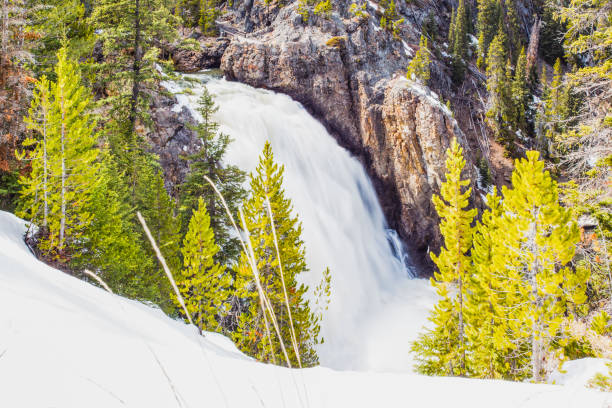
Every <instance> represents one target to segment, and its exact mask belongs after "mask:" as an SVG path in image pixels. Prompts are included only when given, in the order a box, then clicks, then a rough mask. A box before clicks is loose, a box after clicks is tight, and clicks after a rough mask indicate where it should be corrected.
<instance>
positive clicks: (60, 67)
mask: <svg viewBox="0 0 612 408" xmlns="http://www.w3.org/2000/svg"><path fill="white" fill-rule="evenodd" d="M57 59H58V63H57V65H56V67H55V75H56V77H57V80H56V81H55V82H51V83H50V88H49V90H48V91H47V90H46V89H45V87H46V85H45V84H43V83H42V79H41V85H40V86H39V88H38V94H37V97H36V98H35V99H34V100H33V104H32V110H31V111H30V118H29V119H28V122H29V123H37V122H38V121H39V119H37V117H36V116H38V115H41V116H48V120H46V119H45V120H44V121H45V122H44V123H45V125H43V128H42V129H43V135H42V136H43V142H42V143H38V144H37V146H36V148H35V149H34V151H33V152H32V154H31V156H30V157H31V158H33V159H35V160H33V161H32V168H33V169H32V172H31V173H30V174H29V175H25V176H23V177H22V178H21V179H20V183H21V184H22V187H23V188H22V191H21V200H20V211H19V214H20V216H22V217H23V218H26V219H31V220H33V221H34V222H36V223H40V221H43V222H42V224H46V226H47V229H46V231H44V232H45V235H44V236H42V237H41V239H40V242H39V247H40V249H41V250H43V251H44V252H46V253H47V254H49V255H51V256H58V257H60V258H62V259H63V260H64V261H68V260H70V257H76V256H78V253H79V252H78V249H79V247H80V246H81V239H80V238H81V235H82V233H83V231H84V230H85V228H86V227H87V225H89V223H90V222H91V214H90V213H89V212H88V211H87V207H88V204H89V202H90V200H91V194H92V191H93V189H94V188H95V185H96V182H97V174H98V170H99V164H98V163H97V162H96V159H97V157H98V153H99V150H98V148H97V146H96V143H97V138H96V133H95V131H94V129H95V122H94V120H93V117H92V115H91V114H90V113H89V104H90V99H89V95H88V92H87V90H86V89H85V88H84V87H83V86H82V85H81V75H80V72H79V70H78V66H77V64H76V63H75V62H73V61H70V60H69V59H68V57H67V51H66V49H65V48H62V49H60V51H59V52H58V54H57ZM47 93H48V102H44V100H45V98H47V96H45V95H47ZM45 109H48V112H47V113H45V112H44V111H45ZM40 129H41V128H39V130H40ZM45 133H46V134H45ZM28 143H33V142H28ZM41 159H42V160H41ZM41 175H42V176H43V180H40V178H39V177H40V176H41ZM41 181H42V187H43V188H42V191H41ZM39 193H40V195H42V198H43V207H46V208H47V209H48V213H47V214H46V223H45V222H44V218H43V219H41V217H45V211H43V214H40V212H39V211H38V209H39V205H38V204H37V202H38V201H39Z"/></svg>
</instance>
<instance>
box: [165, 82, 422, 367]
mask: <svg viewBox="0 0 612 408" xmlns="http://www.w3.org/2000/svg"><path fill="white" fill-rule="evenodd" d="M185 78H188V79H190V80H189V81H187V80H180V81H166V82H164V86H165V87H166V88H167V89H168V90H170V91H172V92H173V93H175V94H176V96H177V99H178V102H179V103H178V104H177V105H176V106H175V107H174V109H175V110H180V109H182V108H183V106H186V107H187V108H189V109H190V110H191V111H192V112H193V113H194V115H195V116H196V118H199V115H198V114H197V113H196V111H195V110H196V108H197V100H198V98H199V96H200V94H201V90H202V87H203V86H206V87H207V88H208V90H209V92H211V93H212V94H213V96H214V99H215V102H216V103H217V104H218V105H219V111H218V112H217V113H216V114H215V116H214V119H215V120H216V121H217V122H218V123H219V124H220V129H221V131H222V132H224V133H227V134H229V135H230V136H231V137H232V138H233V142H232V143H231V144H230V146H229V148H228V151H227V155H226V162H227V163H229V164H234V165H237V166H238V167H240V168H242V169H243V170H246V171H248V172H250V171H253V170H254V169H255V167H256V165H257V162H258V158H259V155H260V154H261V151H262V149H263V146H264V143H265V142H266V141H267V140H269V141H270V143H271V144H272V149H273V152H274V156H275V159H276V161H277V162H279V163H281V164H282V165H284V167H285V178H284V188H285V191H286V193H287V195H288V196H289V197H290V198H291V200H292V202H293V205H294V210H295V212H296V213H297V214H298V215H299V218H300V220H301V221H302V224H303V236H302V237H303V239H304V242H305V245H306V256H307V263H308V266H309V268H310V272H308V273H305V274H302V276H300V277H299V278H300V281H301V282H304V283H306V284H307V285H309V286H310V288H314V286H315V285H316V284H317V283H318V282H319V281H320V279H321V274H322V271H323V270H324V269H325V267H327V266H329V268H330V270H331V274H332V294H331V303H330V306H329V310H328V311H327V312H326V314H325V315H324V320H323V324H322V334H323V336H324V338H325V343H324V344H322V345H320V346H319V348H318V350H317V351H318V354H319V357H320V360H321V364H322V365H325V366H328V367H332V368H338V369H375V370H405V369H407V368H408V367H409V366H410V358H409V356H408V348H409V341H410V340H411V339H414V337H415V335H416V332H417V331H418V329H419V328H420V326H421V324H422V323H423V321H424V315H425V314H426V310H427V309H428V308H429V307H430V305H431V298H432V294H431V290H430V289H429V288H428V285H427V282H426V281H422V280H418V279H411V278H412V277H413V275H414V273H413V270H412V268H411V267H410V266H409V265H410V264H409V258H408V257H407V255H406V253H405V251H404V250H403V249H402V244H401V241H400V240H399V239H398V237H397V234H396V233H395V231H392V230H389V229H388V228H387V226H386V221H385V218H384V215H383V213H382V210H381V208H380V205H379V203H378V200H377V197H376V194H375V191H374V188H373V186H372V183H371V182H370V180H369V178H368V176H367V174H366V172H365V171H364V169H363V167H362V165H361V164H360V163H359V162H358V161H357V160H356V159H355V158H353V157H351V156H350V154H349V153H348V152H347V151H346V150H344V149H343V148H341V147H340V146H339V145H338V144H337V142H336V141H335V139H334V138H333V137H331V136H330V135H329V134H328V132H327V131H326V129H325V128H324V127H323V126H322V125H321V124H320V123H319V122H318V121H317V120H315V119H314V118H313V117H311V116H310V115H309V114H308V112H307V111H306V110H305V109H304V108H303V107H302V106H301V105H300V104H299V103H297V102H295V101H293V100H292V99H291V98H289V97H287V96H285V95H281V94H277V93H274V92H270V91H266V90H261V89H255V88H252V87H250V86H247V85H243V84H240V83H236V82H229V81H226V80H224V79H219V78H213V77H211V76H208V75H205V74H196V75H187V76H185ZM194 80H195V81H194ZM204 83H205V85H204Z"/></svg>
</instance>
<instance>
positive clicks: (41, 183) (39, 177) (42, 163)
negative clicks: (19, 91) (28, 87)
mask: <svg viewBox="0 0 612 408" xmlns="http://www.w3.org/2000/svg"><path fill="white" fill-rule="evenodd" d="M51 103H52V101H51V89H50V84H49V80H48V79H47V77H46V76H43V77H42V78H41V79H40V80H39V81H37V82H36V87H35V89H34V92H33V98H32V102H31V105H30V109H29V112H28V116H27V117H26V118H24V121H25V123H26V124H27V126H28V128H29V129H30V130H33V131H35V132H36V133H37V135H39V136H40V137H42V139H41V140H37V139H33V138H27V139H26V140H24V142H23V143H22V146H24V147H28V146H32V145H33V144H37V146H36V148H35V149H34V151H33V152H31V153H30V155H29V157H28V159H29V160H30V161H31V162H32V164H31V173H30V175H29V178H30V180H32V181H33V183H32V184H30V185H29V186H28V187H29V188H32V189H33V190H32V191H30V192H29V193H28V195H31V194H32V193H34V195H40V196H41V198H40V199H39V200H34V201H33V202H31V203H30V204H29V205H30V211H31V213H32V214H39V212H40V206H41V205H42V223H41V224H40V226H41V227H42V228H43V229H45V230H46V228H47V219H48V217H49V191H50V187H51V186H50V185H49V184H50V183H49V154H48V152H47V150H48V146H49V144H48V142H49V140H48V137H47V136H48V134H49V128H50V127H51V125H52V124H51V123H49V120H50V119H51V118H50V116H49V115H50V113H51ZM22 194H23V193H22Z"/></svg>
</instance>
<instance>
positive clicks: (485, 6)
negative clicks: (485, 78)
mask: <svg viewBox="0 0 612 408" xmlns="http://www.w3.org/2000/svg"><path fill="white" fill-rule="evenodd" d="M501 9H502V7H501V4H500V2H499V0H478V21H477V24H476V28H477V29H478V60H477V65H478V68H480V69H486V61H487V58H488V52H489V47H490V44H491V42H492V41H493V38H495V35H496V34H497V30H498V24H499V20H500V16H501Z"/></svg>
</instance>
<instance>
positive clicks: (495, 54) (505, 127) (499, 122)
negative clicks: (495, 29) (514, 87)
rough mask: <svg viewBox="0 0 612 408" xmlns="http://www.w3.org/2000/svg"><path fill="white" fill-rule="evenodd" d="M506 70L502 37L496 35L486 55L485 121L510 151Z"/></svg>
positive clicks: (509, 110)
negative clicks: (486, 95)
mask: <svg viewBox="0 0 612 408" xmlns="http://www.w3.org/2000/svg"><path fill="white" fill-rule="evenodd" d="M508 68H509V66H508V61H507V59H506V49H505V46H504V41H503V37H502V36H501V35H497V36H495V38H494V39H493V41H492V42H491V46H490V47H489V52H488V55H487V91H488V92H489V101H488V109H487V119H488V122H489V125H490V127H491V129H492V130H493V132H494V134H495V137H496V138H497V139H498V140H499V141H501V142H504V143H505V145H506V147H507V148H510V149H511V148H512V141H513V140H514V135H513V133H512V129H511V126H512V124H511V120H510V119H511V117H512V112H513V106H512V100H511V95H510V85H511V84H510V81H509V78H508V72H507V69H508Z"/></svg>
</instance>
